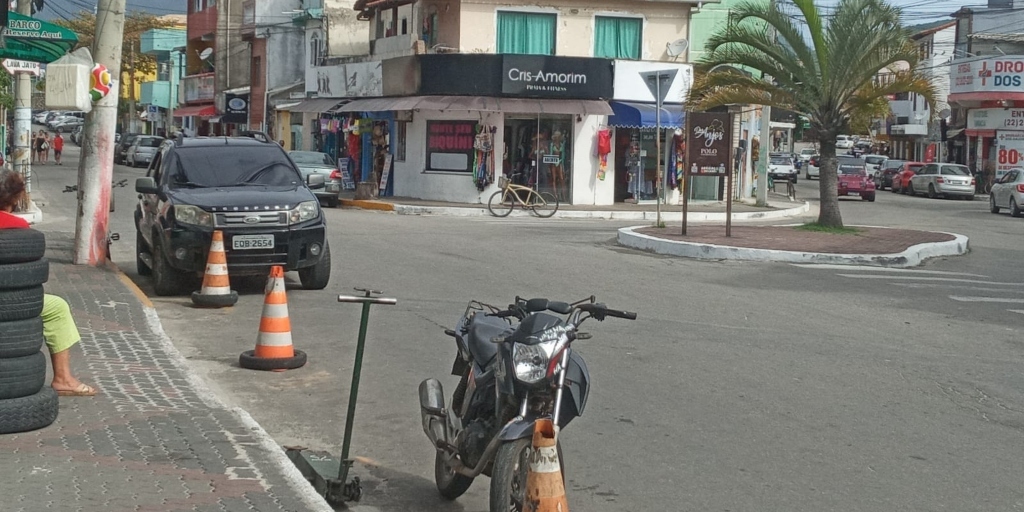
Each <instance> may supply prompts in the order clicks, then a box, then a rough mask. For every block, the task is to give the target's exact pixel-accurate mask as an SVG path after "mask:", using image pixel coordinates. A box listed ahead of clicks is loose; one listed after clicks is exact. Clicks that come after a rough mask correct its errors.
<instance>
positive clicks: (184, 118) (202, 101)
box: [173, 0, 220, 135]
mask: <svg viewBox="0 0 1024 512" xmlns="http://www.w3.org/2000/svg"><path fill="white" fill-rule="evenodd" d="M218 11H219V9H218V6H217V2H216V0H190V1H189V3H188V29H187V31H186V42H185V76H184V77H183V78H182V80H181V87H180V89H179V91H178V98H179V105H178V108H176V109H175V110H174V121H173V123H174V126H175V128H176V129H178V128H180V129H182V130H184V131H185V133H188V134H191V135H211V134H213V133H214V131H213V128H214V127H213V126H212V125H211V123H210V120H211V119H213V118H214V117H215V116H216V115H217V106H216V105H215V103H214V98H215V97H216V89H217V83H216V82H217V80H216V78H217V74H216V69H217V67H219V64H220V61H219V60H215V58H214V54H215V53H216V51H217V50H218V47H217V38H218V24H217V20H218Z"/></svg>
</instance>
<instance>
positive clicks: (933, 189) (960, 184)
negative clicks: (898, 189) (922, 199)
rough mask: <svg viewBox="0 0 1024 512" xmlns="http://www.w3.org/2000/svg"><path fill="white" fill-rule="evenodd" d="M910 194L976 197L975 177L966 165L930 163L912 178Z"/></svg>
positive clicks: (908, 189) (969, 198) (933, 196)
mask: <svg viewBox="0 0 1024 512" xmlns="http://www.w3.org/2000/svg"><path fill="white" fill-rule="evenodd" d="M907 193H908V194H910V195H918V194H928V197H931V198H936V197H939V196H943V197H962V198H964V199H967V200H972V199H974V177H973V176H971V170H970V169H968V168H967V166H966V165H958V164H928V165H925V166H924V167H923V168H921V170H920V171H918V172H917V173H915V174H914V176H913V177H912V178H910V183H909V184H908V185H907Z"/></svg>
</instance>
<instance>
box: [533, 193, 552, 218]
mask: <svg viewBox="0 0 1024 512" xmlns="http://www.w3.org/2000/svg"><path fill="white" fill-rule="evenodd" d="M530 207H531V208H533V213H535V214H537V216H538V217H543V218H545V219H546V218H548V217H550V216H552V215H554V214H555V212H557V211H558V198H557V197H555V195H554V194H552V193H551V192H539V193H537V194H531V197H530Z"/></svg>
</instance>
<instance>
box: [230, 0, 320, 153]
mask: <svg viewBox="0 0 1024 512" xmlns="http://www.w3.org/2000/svg"><path fill="white" fill-rule="evenodd" d="M301 6H302V3H301V2H300V0H245V1H244V2H243V3H242V26H241V34H242V40H243V41H245V42H247V43H248V46H249V55H248V58H249V61H250V62H249V73H250V75H249V85H248V86H246V87H242V88H240V89H236V90H232V91H225V94H226V97H225V108H226V111H225V114H224V116H223V117H222V119H224V120H229V121H231V122H243V123H246V124H247V125H248V127H249V128H251V129H254V130H261V131H265V132H267V133H268V134H269V135H270V136H271V137H276V136H277V135H278V132H279V131H280V130H278V129H277V128H276V126H275V125H274V122H273V116H272V115H268V109H269V103H270V102H271V101H274V100H278V99H280V98H281V97H282V96H283V97H284V98H287V94H288V93H290V92H291V91H294V90H298V91H301V90H302V85H303V83H304V74H305V69H306V65H305V44H304V42H305V41H304V32H305V31H304V29H303V27H302V26H301V25H298V24H296V23H294V22H293V18H294V15H293V14H292V13H293V12H297V11H299V10H300V7H301Z"/></svg>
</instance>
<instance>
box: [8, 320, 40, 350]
mask: <svg viewBox="0 0 1024 512" xmlns="http://www.w3.org/2000/svg"><path fill="white" fill-rule="evenodd" d="M42 347H43V319H42V318H39V317H38V316H37V317H35V318H26V319H24V320H14V321H12V322H0V359H9V358H12V357H24V356H30V355H32V354H34V353H36V352H39V349H40V348H42Z"/></svg>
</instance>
